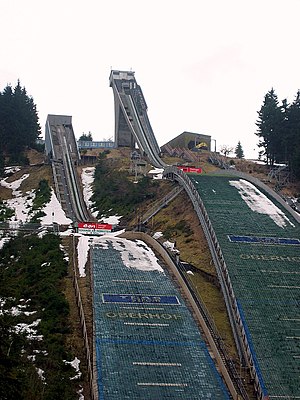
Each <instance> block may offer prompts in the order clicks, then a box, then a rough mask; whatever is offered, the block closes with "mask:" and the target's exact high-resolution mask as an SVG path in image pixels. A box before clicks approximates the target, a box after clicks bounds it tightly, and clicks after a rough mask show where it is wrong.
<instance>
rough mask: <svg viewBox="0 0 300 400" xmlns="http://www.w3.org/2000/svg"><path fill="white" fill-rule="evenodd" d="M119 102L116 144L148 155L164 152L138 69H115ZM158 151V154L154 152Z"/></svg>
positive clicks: (113, 83) (112, 79)
mask: <svg viewBox="0 0 300 400" xmlns="http://www.w3.org/2000/svg"><path fill="white" fill-rule="evenodd" d="M109 83H110V87H112V89H113V93H114V102H115V146H116V147H131V148H135V145H136V144H137V145H138V147H139V149H140V150H141V151H144V152H145V153H146V154H147V155H148V156H152V158H153V156H155V158H156V157H157V155H158V154H159V153H160V148H159V146H158V144H157V141H156V139H155V136H154V133H153V130H152V127H151V124H150V121H149V118H148V115H147V104H146V101H145V98H144V95H143V92H142V89H141V88H140V86H139V85H138V84H137V82H136V80H135V77H134V72H132V71H116V70H112V71H111V73H110V77H109ZM150 153H155V154H150Z"/></svg>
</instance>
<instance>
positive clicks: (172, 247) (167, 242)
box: [163, 240, 179, 253]
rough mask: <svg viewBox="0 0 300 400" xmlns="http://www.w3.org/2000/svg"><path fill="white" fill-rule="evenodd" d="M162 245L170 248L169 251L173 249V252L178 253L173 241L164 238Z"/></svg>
mask: <svg viewBox="0 0 300 400" xmlns="http://www.w3.org/2000/svg"><path fill="white" fill-rule="evenodd" d="M163 246H164V247H165V248H166V249H170V250H171V251H173V252H174V253H179V250H177V249H176V248H175V247H176V246H175V243H172V242H170V241H169V240H166V241H165V242H163Z"/></svg>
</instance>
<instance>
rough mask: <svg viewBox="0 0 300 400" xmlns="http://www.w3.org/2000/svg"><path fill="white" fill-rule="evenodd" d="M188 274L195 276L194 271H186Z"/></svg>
mask: <svg viewBox="0 0 300 400" xmlns="http://www.w3.org/2000/svg"><path fill="white" fill-rule="evenodd" d="M186 273H187V274H189V275H194V273H193V272H192V271H186Z"/></svg>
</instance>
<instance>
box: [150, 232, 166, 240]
mask: <svg viewBox="0 0 300 400" xmlns="http://www.w3.org/2000/svg"><path fill="white" fill-rule="evenodd" d="M162 236H163V233H162V232H155V233H154V235H153V236H152V237H153V239H159V238H160V237H162Z"/></svg>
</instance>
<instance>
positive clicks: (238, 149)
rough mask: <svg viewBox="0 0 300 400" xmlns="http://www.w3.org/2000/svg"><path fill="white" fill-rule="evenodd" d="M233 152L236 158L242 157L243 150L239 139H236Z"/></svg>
mask: <svg viewBox="0 0 300 400" xmlns="http://www.w3.org/2000/svg"><path fill="white" fill-rule="evenodd" d="M234 152H235V155H236V157H237V158H244V150H243V148H242V145H241V142H240V141H238V144H237V146H236V148H235V151H234Z"/></svg>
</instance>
